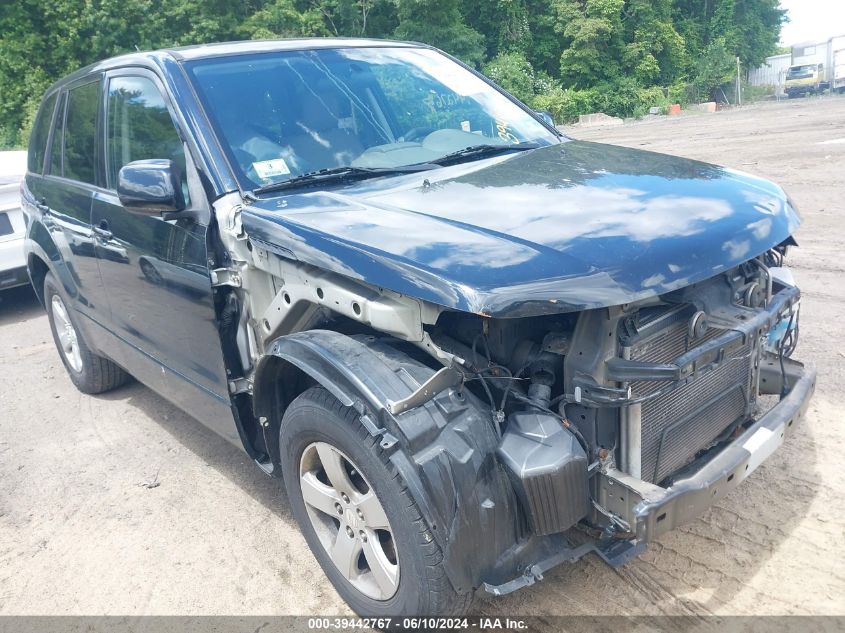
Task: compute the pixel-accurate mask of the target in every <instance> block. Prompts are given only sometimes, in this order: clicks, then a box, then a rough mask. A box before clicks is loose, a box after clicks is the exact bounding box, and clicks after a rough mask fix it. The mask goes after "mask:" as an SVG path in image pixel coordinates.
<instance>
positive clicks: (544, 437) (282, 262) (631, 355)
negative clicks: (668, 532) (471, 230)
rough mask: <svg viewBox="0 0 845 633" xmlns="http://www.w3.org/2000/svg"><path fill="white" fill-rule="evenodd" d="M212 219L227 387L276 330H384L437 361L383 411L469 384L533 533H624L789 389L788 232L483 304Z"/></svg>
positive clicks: (794, 322)
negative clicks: (658, 268)
mask: <svg viewBox="0 0 845 633" xmlns="http://www.w3.org/2000/svg"><path fill="white" fill-rule="evenodd" d="M219 219H220V220H221V221H220V226H222V227H228V228H227V230H226V231H225V233H226V234H225V235H224V236H223V237H224V240H225V241H226V242H227V245H228V246H229V253H231V254H232V255H233V257H232V258H231V266H230V267H228V268H227V269H221V270H218V271H215V276H216V279H215V283H216V284H217V285H218V286H222V287H228V288H229V289H230V292H229V293H228V294H227V295H224V296H227V297H228V298H227V299H226V300H225V303H226V306H224V309H223V314H225V315H228V316H227V318H225V319H223V327H224V328H226V329H227V331H225V332H224V336H223V338H224V347H225V348H226V349H227V350H228V351H229V354H230V355H232V356H233V357H234V360H235V361H236V362H230V367H233V368H234V367H237V368H238V369H237V370H236V371H235V372H233V375H232V381H231V384H230V386H231V389H232V392H233V394H234V396H236V397H237V396H238V395H239V394H250V393H251V373H252V372H253V371H254V370H255V367H256V366H257V364H258V362H259V360H260V358H261V356H262V350H264V349H265V348H266V346H267V345H268V343H269V342H270V341H272V340H274V339H275V338H277V337H279V336H283V335H286V334H289V333H291V332H299V331H303V330H311V329H326V330H332V331H335V332H342V333H344V334H347V335H360V334H368V335H375V336H377V337H386V338H385V341H387V343H388V344H389V345H393V346H395V347H397V348H399V349H401V350H402V351H403V352H405V353H407V354H409V355H411V356H413V357H414V358H417V359H418V360H420V361H421V362H422V363H425V364H427V365H429V366H430V367H431V368H432V369H434V370H435V373H434V374H433V375H432V376H431V378H430V379H429V380H427V381H425V383H424V384H422V385H420V386H419V388H418V389H417V390H416V391H415V392H414V393H411V394H409V396H408V397H407V398H405V399H403V400H401V401H396V402H391V403H390V410H391V413H393V414H394V415H397V416H401V415H403V413H404V412H406V411H408V410H409V409H413V408H415V407H420V406H424V405H426V404H427V403H428V402H430V401H432V400H433V399H434V398H435V397H436V396H437V395H438V394H440V393H442V392H444V391H447V390H455V391H464V390H465V391H468V392H470V393H472V394H473V395H474V396H475V397H476V398H477V399H478V401H479V402H481V403H483V404H484V406H485V408H486V409H488V411H489V424H490V425H491V427H492V429H493V430H494V432H495V434H496V436H497V437H498V438H499V446H498V449H497V451H496V455H497V458H498V460H499V462H500V463H501V464H502V465H503V466H504V468H505V469H506V471H507V474H508V477H509V479H510V482H511V484H512V486H513V489H514V491H515V493H516V496H517V498H518V499H519V504H520V506H521V508H522V512H523V514H524V518H525V521H526V523H527V529H528V532H529V533H530V534H533V535H535V536H542V535H550V534H556V533H561V532H564V531H566V530H568V529H570V528H572V527H573V526H576V525H580V527H581V528H583V529H586V530H587V531H590V532H592V533H593V534H595V535H599V536H602V537H605V538H610V537H612V538H614V539H631V540H635V539H636V538H637V528H636V526H635V523H636V516H635V506H636V505H637V503H639V502H640V501H642V500H643V499H647V498H649V495H651V496H652V497H653V496H654V493H655V491H656V490H666V489H668V488H670V487H671V486H672V484H673V483H674V482H675V481H679V480H681V479H683V477H684V476H685V474H687V473H689V472H693V471H694V470H695V468H696V466H697V465H698V464H699V462H701V461H704V460H706V459H707V457H708V456H709V455H711V454H712V453H714V452H717V451H718V450H719V449H720V447H722V446H724V445H725V444H726V443H728V442H729V441H731V440H733V439H735V438H736V437H737V436H738V435H739V434H740V433H741V432H742V431H743V430H744V429H745V427H746V426H747V425H748V423H749V422H750V421H752V420H753V419H754V418H753V414H754V412H755V407H756V405H757V398H758V395H759V394H776V395H783V394H785V393H786V392H787V391H788V388H789V384H790V380H792V379H793V377H794V376H795V375H797V374H796V370H795V369H794V367H793V365H798V364H797V363H795V362H794V361H791V360H790V358H789V357H790V355H791V353H792V351H793V350H794V349H795V345H796V343H797V337H798V303H797V299H798V293H797V289H795V288H794V286H793V285H792V283H791V277H790V275H789V271H788V270H787V269H785V268H783V267H782V264H783V257H784V254H785V252H786V249H787V244H782V245H781V246H779V247H777V248H775V249H772V250H770V251H768V252H767V253H765V254H763V255H762V256H760V257H758V258H755V259H752V260H749V261H747V262H746V263H744V264H741V265H740V266H738V267H736V268H734V269H732V270H730V271H728V272H726V273H723V274H720V275H717V276H715V277H713V278H711V279H709V280H706V281H704V282H701V283H698V284H694V285H691V286H688V287H685V288H682V289H681V290H678V291H675V292H671V293H668V294H665V295H662V296H659V297H654V298H652V299H649V300H646V301H640V302H637V303H631V304H627V305H622V306H614V307H611V308H602V309H596V310H588V311H584V312H576V313H563V314H550V315H546V316H536V317H524V318H490V317H487V316H485V315H481V314H468V313H465V312H458V311H453V310H449V309H445V308H442V307H440V306H436V305H433V304H429V303H426V302H423V301H420V300H417V299H412V298H409V297H405V296H402V295H399V294H397V293H394V292H391V291H387V290H384V289H380V288H373V287H370V286H367V285H366V284H363V283H359V282H356V281H353V280H351V279H346V278H343V277H341V276H339V275H336V274H334V273H331V272H327V271H324V270H321V269H318V268H314V267H309V266H307V265H304V264H301V263H299V262H296V261H294V260H293V259H292V258H291V257H290V256H289V254H287V253H284V252H280V251H279V249H278V248H276V247H274V246H272V245H270V244H264V243H262V242H260V241H258V240H255V239H250V238H249V237H247V236H246V235H245V234H244V232H243V230H242V229H240V227H239V226H238V223H237V211H234V212H233V213H232V214H231V215H229V216H228V217H223V218H219ZM239 257H241V258H242V259H241V260H239V259H238V258H239ZM226 343H228V344H226ZM799 367H800V366H799ZM236 374H239V375H236ZM255 437H256V438H257V439H256V444H257V445H259V446H257V451H258V452H261V450H265V449H262V447H261V446H260V444H261V441H260V434H259V433H256V434H255ZM614 485H615V486H617V491H616V492H614V491H612V490H611V489H612V487H613V486H614ZM620 490H624V491H625V492H624V494H618V491H620ZM664 515H665V513H664ZM669 523H670V522H669V521H667V522H666V527H667V528H668V527H670V525H669ZM661 531H662V529H661Z"/></svg>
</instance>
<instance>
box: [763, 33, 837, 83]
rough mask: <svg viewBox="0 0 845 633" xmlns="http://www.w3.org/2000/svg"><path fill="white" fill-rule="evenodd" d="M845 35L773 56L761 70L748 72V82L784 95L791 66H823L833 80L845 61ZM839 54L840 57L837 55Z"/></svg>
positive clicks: (799, 45)
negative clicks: (837, 69)
mask: <svg viewBox="0 0 845 633" xmlns="http://www.w3.org/2000/svg"><path fill="white" fill-rule="evenodd" d="M843 51H845V35H840V36H837V37H831V38H830V39H828V40H825V41H822V42H802V43H800V44H795V45H794V46H793V47H792V51H791V52H789V53H785V54H783V55H772V56H771V57H767V58H766V62H765V63H764V64H763V65H762V66H760V67H759V68H753V69H751V70H749V71H748V82H749V83H750V84H751V85H752V86H773V87H775V88H776V93H777V94H779V95H780V94H783V86H784V82H785V81H786V73H787V71H788V70H789V67H790V66H803V65H810V64H813V65H818V64H822V65H823V66H824V68H825V74H826V76H827V77H828V78H830V79H833V73H834V72H835V68H836V67H837V66H841V65H842V60H843V59H845V52H843ZM837 53H838V55H837Z"/></svg>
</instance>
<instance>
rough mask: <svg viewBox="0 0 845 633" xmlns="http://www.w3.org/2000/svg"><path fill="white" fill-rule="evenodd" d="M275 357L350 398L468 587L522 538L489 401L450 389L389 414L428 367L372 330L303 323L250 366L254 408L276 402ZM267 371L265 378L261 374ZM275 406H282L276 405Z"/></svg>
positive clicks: (264, 409) (454, 573)
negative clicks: (304, 327) (356, 332)
mask: <svg viewBox="0 0 845 633" xmlns="http://www.w3.org/2000/svg"><path fill="white" fill-rule="evenodd" d="M274 356H275V357H278V358H281V359H283V360H285V361H286V362H288V363H290V364H291V365H293V366H295V367H297V368H298V369H299V370H301V371H302V372H305V373H306V374H308V375H309V376H311V377H312V378H313V379H314V380H315V381H317V382H318V383H320V384H321V385H323V386H324V387H325V388H326V389H328V390H329V391H330V392H331V393H332V394H333V395H334V396H335V397H336V398H338V400H340V402H342V403H343V404H344V405H346V406H350V407H353V408H355V409H356V410H357V411H358V412H359V413H360V414H361V416H362V422H363V423H364V425H365V426H366V427H367V428H368V430H369V431H370V432H371V433H372V434H373V435H376V436H380V442H381V446H382V447H383V448H384V449H385V450H388V451H392V452H391V456H390V459H391V461H392V462H393V464H394V465H395V466H396V468H397V470H398V471H399V472H400V473H401V474H402V476H403V478H404V480H405V483H406V484H407V485H408V487H409V489H410V490H411V493H412V494H413V496H414V499H415V501H416V502H417V505H418V506H419V507H420V510H421V512H422V514H423V516H424V518H425V520H426V522H427V524H428V527H429V531H430V534H431V538H432V539H434V540H436V541H437V543H438V545H440V547H441V549H442V550H443V553H444V556H445V561H446V562H445V564H446V570H447V574H448V576H449V580H450V581H451V582H452V584H453V586H454V587H455V589H456V591H459V592H467V591H472V590H474V589H475V588H477V587H478V586H479V585H480V584H481V582H482V581H483V580H484V579H486V578H488V577H489V576H490V575H491V574H492V575H498V574H497V573H495V572H494V570H496V569H497V568H498V566H497V561H499V559H500V557H501V556H502V554H503V553H504V552H505V551H506V550H508V549H509V548H511V547H513V545H514V544H515V543H516V541H517V540H518V538H519V534H520V526H519V518H518V517H519V515H520V513H519V509H518V507H517V502H516V500H515V498H514V495H513V491H512V489H511V486H510V484H509V482H508V480H507V477H506V475H505V473H504V471H503V470H502V468H501V467H500V466H499V464H498V462H497V461H496V459H495V450H496V447H497V445H498V438H497V436H496V434H495V432H494V431H493V429H492V427H491V424H490V420H489V413H487V412H486V408H485V407H484V406H483V404H482V403H481V402H480V401H478V400H477V399H476V398H475V397H474V396H473V395H472V394H470V393H469V392H459V391H455V390H451V389H450V390H448V391H445V392H443V393H441V394H440V395H438V396H437V397H436V398H435V399H434V400H432V401H431V402H428V403H427V404H425V405H424V406H422V407H418V408H416V409H412V410H409V411H406V412H405V413H402V414H400V415H397V416H394V415H392V414H391V413H390V412H389V411H388V410H387V402H388V401H389V400H398V399H401V398H404V397H406V396H408V395H409V394H410V393H411V392H413V391H414V390H415V389H416V388H417V387H418V386H419V385H420V384H422V383H423V382H425V380H427V379H428V378H429V377H430V376H431V375H432V374H433V373H434V370H433V369H431V368H430V367H428V366H426V365H424V364H422V363H420V362H418V361H416V360H414V359H412V358H411V357H409V356H407V355H406V354H404V353H402V352H400V351H398V350H396V349H395V348H393V347H391V346H390V345H388V344H386V343H385V342H383V341H382V340H379V339H376V338H375V337H372V336H360V337H349V336H346V335H343V334H340V333H337V332H331V331H326V330H309V331H304V332H298V333H296V334H291V335H288V336H283V337H281V338H278V339H276V340H275V341H273V343H272V344H271V345H270V346H269V350H268V356H265V357H264V358H263V359H262V361H261V363H260V364H259V366H258V368H257V371H256V376H257V378H256V382H255V390H254V395H255V399H254V406H255V415H256V417H257V418H261V417H264V418H266V417H267V416H268V415H269V414H271V412H272V411H273V404H272V403H273V400H274V398H275V396H274V394H275V392H276V389H277V385H276V384H274V377H273V376H274V375H277V374H273V372H262V369H263V365H264V364H266V363H267V362H268V359H269V358H271V357H274ZM265 374H267V376H268V377H267V378H266V379H265V378H264V376H265ZM276 411H277V414H278V409H276Z"/></svg>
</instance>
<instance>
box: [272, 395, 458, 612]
mask: <svg viewBox="0 0 845 633" xmlns="http://www.w3.org/2000/svg"><path fill="white" fill-rule="evenodd" d="M279 446H280V448H281V467H282V474H283V476H284V481H285V487H286V489H287V493H288V498H289V499H290V504H291V509H292V511H293V514H294V516H295V517H296V520H297V522H298V523H299V526H300V529H301V530H302V532H303V534H304V536H305V540H306V541H307V542H308V545H309V546H310V547H311V551H312V553H313V554H314V556H315V558H316V559H317V561H318V562H319V563H320V566H321V567H322V568H323V571H324V572H325V574H326V576H327V577H328V578H329V580H330V581H331V583H332V584H333V585H334V587H335V589H336V590H337V592H338V593H339V594H340V595H341V597H342V598H343V599H344V600H345V601H346V603H347V604H348V605H349V606H350V607H351V608H352V609H353V611H355V612H356V613H358V614H359V615H361V616H367V617H390V616H402V615H416V616H419V615H432V616H434V615H438V616H458V615H463V614H464V613H465V612H466V611H467V609H468V608H469V606H470V603H471V601H472V593H471V592H469V593H466V594H463V595H461V594H458V593H457V592H455V590H454V589H453V588H452V585H451V583H450V582H449V580H448V578H447V577H446V572H445V569H444V556H443V552H442V551H441V549H440V547H439V546H438V545H437V543H436V542H435V540H434V538H433V537H432V534H431V532H430V531H429V529H428V526H427V525H426V522H425V521H424V520H423V518H422V516H421V514H420V511H419V508H418V507H417V504H416V503H415V502H414V500H413V498H412V497H411V494H410V492H409V491H408V488H407V486H406V485H405V482H404V481H403V479H402V476H401V475H400V474H399V473H398V472H397V470H396V469H395V468H394V467H393V464H392V463H391V462H390V460H389V459H388V456H387V455H386V454H385V452H384V451H383V450H382V449H381V446H380V445H379V443H378V441H377V440H376V439H375V438H373V437H372V436H371V435H370V434H369V433H368V432H367V430H366V429H365V428H364V427H363V426H362V425H361V422H360V420H359V414H358V413H357V412H356V411H355V410H354V409H352V408H349V407H344V406H343V405H342V404H341V403H340V402H338V401H337V399H335V398H334V397H333V396H332V395H331V394H330V393H329V392H328V391H326V390H325V389H324V388H322V387H312V388H311V389H308V390H307V391H305V392H304V393H303V394H301V395H300V396H299V397H297V398H296V399H295V400H294V401H293V402H292V403H291V404H290V406H289V407H288V409H287V411H286V412H285V415H284V418H283V419H282V424H281V429H280V431H279ZM323 462H326V463H328V464H329V466H328V468H326V467H324V464H323ZM338 465H340V467H338ZM330 473H333V475H332V474H330ZM347 493H348V494H347ZM304 494H307V495H308V498H309V503H308V504H307V505H306V502H305V500H304V498H303V497H304ZM367 499H369V500H370V501H367V503H368V504H369V505H365V504H364V503H363V502H362V503H361V505H358V502H360V501H362V500H367ZM373 501H374V502H375V503H373ZM318 506H321V507H322V510H320V509H318ZM370 508H381V509H382V510H383V515H381V516H380V517H379V518H377V519H374V518H373V515H375V514H379V512H378V510H376V511H375V512H370ZM359 509H363V512H361V513H359V512H358V510H359ZM356 516H357V517H360V521H361V522H360V523H359V520H358V519H356V518H355V517H356ZM385 522H387V523H388V526H387V528H386V529H381V530H371V529H370V528H371V526H373V525H382V524H384V523H385ZM375 532H378V536H379V537H378V539H377V540H376V541H373V536H372V535H373V534H374V533H375ZM359 533H360V538H358V540H356V538H357V537H358V535H359ZM367 534H369V536H370V539H369V541H370V545H369V546H368V545H367V539H366V538H365V536H367ZM344 539H350V540H348V541H347V540H344ZM373 542H377V543H378V544H379V549H378V550H377V552H378V556H377V555H376V554H373V549H372V547H373ZM356 546H357V548H358V550H354V549H351V548H355V547H356ZM368 547H369V549H368ZM344 549H347V550H349V551H352V552H353V553H352V554H351V555H349V556H351V558H352V560H354V561H356V562H355V563H354V564H352V565H351V566H350V565H349V564H347V565H344V564H343V556H339V555H338V552H339V551H344ZM330 550H331V553H330ZM355 551H361V554H356V553H355ZM382 552H387V558H389V559H390V560H389V561H387V562H386V563H385V564H383V565H382V564H381V563H380V562H379V557H380V556H381V553H382ZM391 554H392V556H391ZM371 557H372V560H373V562H375V563H376V564H375V565H373V564H371V562H370V561H371ZM338 560H340V564H338V563H337V562H335V561H338ZM383 560H384V559H383V557H382V562H383ZM394 563H395V565H394ZM379 568H381V569H379ZM388 568H389V570H390V573H392V574H394V575H393V576H391V577H390V578H391V579H393V578H395V579H396V581H395V584H394V585H391V584H390V582H381V583H379V582H378V578H379V577H380V578H381V579H382V580H384V578H385V577H386V576H385V573H384V569H388ZM343 569H345V571H343ZM368 577H369V579H370V580H372V581H373V582H370V583H369V584H368V582H367V580H368ZM373 583H375V585H374V584H373ZM377 585H381V586H383V587H386V590H385V591H382V592H379V591H377V590H373V587H374V586H377ZM391 592H392V593H391ZM379 593H381V594H382V595H381V598H380V599H379V597H378V595H377V594H379ZM368 594H369V595H368Z"/></svg>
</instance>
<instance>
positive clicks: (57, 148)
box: [47, 94, 65, 176]
mask: <svg viewBox="0 0 845 633" xmlns="http://www.w3.org/2000/svg"><path fill="white" fill-rule="evenodd" d="M64 133H65V95H64V94H62V96H61V97H60V98H59V111H58V113H57V114H56V125H55V126H54V127H53V142H52V143H51V144H50V168H49V170H48V172H47V173H49V174H52V175H54V176H61V175H62V141H63V139H64Z"/></svg>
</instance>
